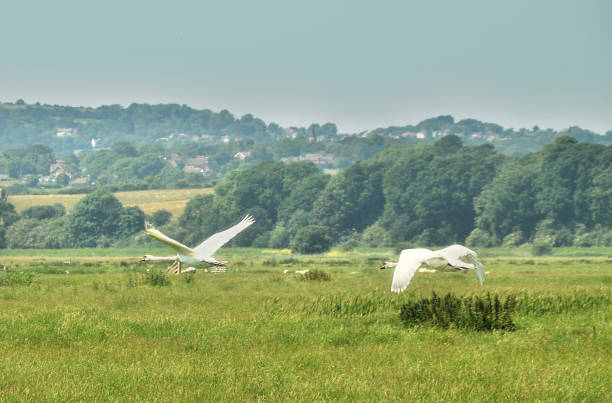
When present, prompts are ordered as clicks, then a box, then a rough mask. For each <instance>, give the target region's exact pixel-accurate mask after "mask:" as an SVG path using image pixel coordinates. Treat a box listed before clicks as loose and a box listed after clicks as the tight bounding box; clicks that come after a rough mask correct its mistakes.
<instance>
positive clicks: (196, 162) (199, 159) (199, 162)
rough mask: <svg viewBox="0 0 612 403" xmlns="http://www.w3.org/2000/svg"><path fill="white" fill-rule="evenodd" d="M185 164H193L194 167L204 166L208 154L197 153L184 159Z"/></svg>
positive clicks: (206, 163) (206, 164)
mask: <svg viewBox="0 0 612 403" xmlns="http://www.w3.org/2000/svg"><path fill="white" fill-rule="evenodd" d="M185 165H193V166H194V167H200V168H204V167H205V166H208V156H207V155H198V156H196V157H193V158H187V159H186V160H185Z"/></svg>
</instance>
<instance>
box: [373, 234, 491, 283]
mask: <svg viewBox="0 0 612 403" xmlns="http://www.w3.org/2000/svg"><path fill="white" fill-rule="evenodd" d="M466 256H469V258H470V259H471V260H472V261H473V262H474V263H473V264H472V263H467V262H464V261H463V260H461V259H460V258H462V257H466ZM476 258H477V255H476V252H474V251H473V250H471V249H468V248H466V247H465V246H461V245H451V246H448V247H446V248H444V249H439V250H434V251H432V250H429V249H424V248H417V249H404V250H403V251H402V253H400V258H399V262H397V263H395V262H385V263H384V264H383V265H382V266H381V267H380V269H381V270H382V269H389V268H391V267H395V272H393V281H392V282H391V291H392V292H398V293H399V292H402V291H404V290H405V289H406V287H408V284H410V280H412V276H414V273H416V271H417V270H418V269H419V267H421V266H423V265H424V264H426V265H430V266H439V265H440V263H442V264H445V265H448V266H450V267H451V268H453V269H456V270H461V271H463V272H464V273H465V272H467V270H470V269H471V270H474V271H475V272H476V276H477V277H478V280H479V281H480V285H482V283H483V282H484V268H483V266H482V264H481V263H480V262H479V261H478V260H477V259H476ZM441 261H442V262H441ZM421 270H426V269H421Z"/></svg>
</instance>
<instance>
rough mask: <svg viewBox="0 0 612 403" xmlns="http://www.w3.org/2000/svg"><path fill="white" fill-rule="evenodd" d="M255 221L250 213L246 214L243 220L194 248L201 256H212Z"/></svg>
mask: <svg viewBox="0 0 612 403" xmlns="http://www.w3.org/2000/svg"><path fill="white" fill-rule="evenodd" d="M254 222H255V219H254V218H253V217H251V216H250V215H247V216H245V217H244V218H243V219H242V221H240V222H239V223H238V224H236V225H234V226H233V227H230V228H228V229H226V230H225V231H221V232H217V233H216V234H214V235H212V236H211V237H210V238H208V239H207V240H205V241H204V242H202V243H201V244H199V245H198V246H196V247H195V248H193V250H194V251H195V253H196V254H197V255H198V256H200V257H210V256H212V255H213V254H214V253H215V252H216V251H217V250H219V248H220V247H222V246H223V245H225V244H226V243H227V242H228V241H229V240H230V239H232V238H233V237H235V236H236V235H238V234H239V233H240V232H242V231H243V230H245V229H247V228H248V227H249V226H251V225H252V224H253V223H254Z"/></svg>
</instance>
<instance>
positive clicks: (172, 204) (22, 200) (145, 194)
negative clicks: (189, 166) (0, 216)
mask: <svg viewBox="0 0 612 403" xmlns="http://www.w3.org/2000/svg"><path fill="white" fill-rule="evenodd" d="M211 193H214V189H213V188H204V189H159V190H137V191H130V192H117V193H115V196H116V197H117V198H118V199H119V200H120V201H121V203H122V204H123V205H124V206H138V207H140V208H141V209H142V211H144V212H145V213H146V214H151V213H153V212H155V211H157V210H161V209H165V210H168V211H169V212H171V213H172V219H173V220H176V219H178V218H179V217H180V216H181V214H182V213H183V210H184V209H185V206H186V205H187V202H188V201H189V200H190V199H192V198H193V197H195V196H197V195H201V194H211ZM83 197H85V195H84V194H77V195H15V196H9V198H8V201H9V203H11V204H13V205H14V206H15V209H16V210H17V212H22V211H23V210H25V209H27V208H29V207H32V206H44V205H50V204H54V203H60V204H62V205H63V206H64V207H66V210H70V209H72V208H73V207H74V205H75V204H77V202H78V201H79V200H81V199H82V198H83Z"/></svg>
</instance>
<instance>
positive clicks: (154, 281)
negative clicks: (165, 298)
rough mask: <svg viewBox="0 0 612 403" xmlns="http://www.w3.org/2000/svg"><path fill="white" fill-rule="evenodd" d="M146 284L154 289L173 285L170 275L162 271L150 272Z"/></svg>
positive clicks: (146, 276) (146, 277)
mask: <svg viewBox="0 0 612 403" xmlns="http://www.w3.org/2000/svg"><path fill="white" fill-rule="evenodd" d="M145 283H147V284H149V285H151V286H153V287H164V286H169V285H170V284H171V283H170V279H169V278H168V274H166V273H165V272H163V271H161V270H149V271H148V272H147V274H146V275H145Z"/></svg>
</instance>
